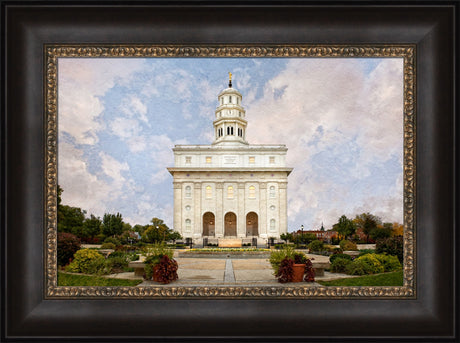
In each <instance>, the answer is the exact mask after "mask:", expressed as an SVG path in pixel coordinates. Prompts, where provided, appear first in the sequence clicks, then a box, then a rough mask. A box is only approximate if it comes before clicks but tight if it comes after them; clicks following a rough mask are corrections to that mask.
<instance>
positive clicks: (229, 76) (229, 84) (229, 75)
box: [228, 72, 232, 88]
mask: <svg viewBox="0 0 460 343" xmlns="http://www.w3.org/2000/svg"><path fill="white" fill-rule="evenodd" d="M228 86H229V87H230V88H232V73H231V72H228Z"/></svg>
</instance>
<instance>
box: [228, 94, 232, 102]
mask: <svg viewBox="0 0 460 343" xmlns="http://www.w3.org/2000/svg"><path fill="white" fill-rule="evenodd" d="M228 103H229V104H231V103H232V96H231V95H230V96H229V97H228Z"/></svg>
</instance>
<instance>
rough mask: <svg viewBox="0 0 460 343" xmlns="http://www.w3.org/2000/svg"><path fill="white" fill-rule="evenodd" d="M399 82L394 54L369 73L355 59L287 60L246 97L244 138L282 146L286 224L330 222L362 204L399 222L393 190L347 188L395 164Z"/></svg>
mask: <svg viewBox="0 0 460 343" xmlns="http://www.w3.org/2000/svg"><path fill="white" fill-rule="evenodd" d="M402 81H403V80H402V60H401V59H390V60H388V59H386V60H382V62H381V63H380V64H379V65H378V66H377V67H376V68H375V70H374V71H372V72H371V73H370V74H369V75H367V74H366V72H365V70H364V69H363V68H362V63H361V61H358V60H357V59H313V60H310V61H309V63H305V61H303V60H291V61H289V63H288V65H287V68H286V69H285V70H284V71H282V72H281V73H279V74H278V75H277V76H276V77H275V78H273V79H272V80H270V81H269V82H268V83H267V84H266V85H265V88H264V93H263V96H262V98H260V99H258V100H254V101H252V102H248V101H246V104H247V120H248V122H249V124H248V129H247V131H248V133H247V139H248V141H249V142H250V143H265V144H269V143H280V144H286V145H287V147H288V149H289V150H288V157H287V163H288V166H291V167H294V171H293V173H292V174H291V175H290V176H289V193H288V195H289V209H288V216H289V220H290V222H291V223H295V222H296V220H301V218H306V216H309V217H310V220H311V223H308V224H307V225H312V226H313V225H315V226H318V225H320V223H321V221H323V220H324V221H325V225H326V222H328V223H331V224H333V223H335V222H336V220H337V218H338V217H339V216H340V215H342V214H343V212H344V211H346V210H350V211H361V210H363V209H364V208H365V209H366V212H367V211H371V212H375V213H376V214H377V213H379V214H381V215H382V216H383V217H384V218H387V217H388V220H391V221H393V220H395V221H402V205H401V201H399V199H402V197H401V198H399V197H398V195H400V194H397V195H396V196H393V195H391V196H390V195H388V196H384V197H383V198H382V196H378V197H376V198H375V201H373V199H372V196H371V195H372V192H374V190H373V189H372V187H370V189H369V192H370V194H369V196H367V195H365V194H357V192H356V191H355V187H354V185H359V183H360V182H364V180H365V179H366V178H368V177H370V176H372V175H373V174H371V173H373V172H374V173H375V167H376V166H378V165H382V164H383V163H384V162H386V161H388V160H389V159H391V158H394V157H397V159H398V160H399V161H401V162H402V143H403V142H402V128H403V125H402V117H403V112H402V111H403V103H402V101H403V98H402V94H403V88H402V86H403V82H402ZM345 166H346V167H345ZM344 168H346V170H344ZM324 173H326V175H327V177H326V178H325V177H324V175H323V174H324ZM382 177H385V174H384V173H383V176H382ZM376 182H377V181H376ZM388 194H389V193H388ZM377 200H380V202H379V201H377ZM353 203H355V204H362V207H359V206H356V207H355V208H354V209H353V208H351V207H352V206H353V205H352V204H353ZM328 208H332V209H330V210H327V209H328ZM334 208H336V209H338V210H334ZM313 209H314V210H313ZM309 211H310V212H311V214H308V215H307V214H306V213H307V212H309ZM352 214H353V213H351V215H352ZM303 220H305V219H303ZM318 222H319V224H318ZM305 224H306V223H305ZM293 229H294V228H293Z"/></svg>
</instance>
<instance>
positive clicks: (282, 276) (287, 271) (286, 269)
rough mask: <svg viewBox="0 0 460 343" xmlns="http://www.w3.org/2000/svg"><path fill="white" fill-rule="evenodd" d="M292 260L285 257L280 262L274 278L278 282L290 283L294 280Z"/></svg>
mask: <svg viewBox="0 0 460 343" xmlns="http://www.w3.org/2000/svg"><path fill="white" fill-rule="evenodd" d="M293 265H294V260H292V259H291V258H289V257H285V258H283V259H282V260H281V262H280V264H279V267H278V270H277V272H276V275H275V276H276V277H277V278H278V282H281V283H286V282H291V281H292V280H293V278H294V268H293Z"/></svg>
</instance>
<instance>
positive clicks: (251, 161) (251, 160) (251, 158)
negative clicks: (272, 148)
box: [249, 156, 256, 164]
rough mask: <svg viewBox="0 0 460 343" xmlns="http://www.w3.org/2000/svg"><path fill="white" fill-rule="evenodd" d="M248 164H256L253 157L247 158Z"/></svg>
mask: <svg viewBox="0 0 460 343" xmlns="http://www.w3.org/2000/svg"><path fill="white" fill-rule="evenodd" d="M249 163H250V164H254V163H256V158H255V156H249Z"/></svg>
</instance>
